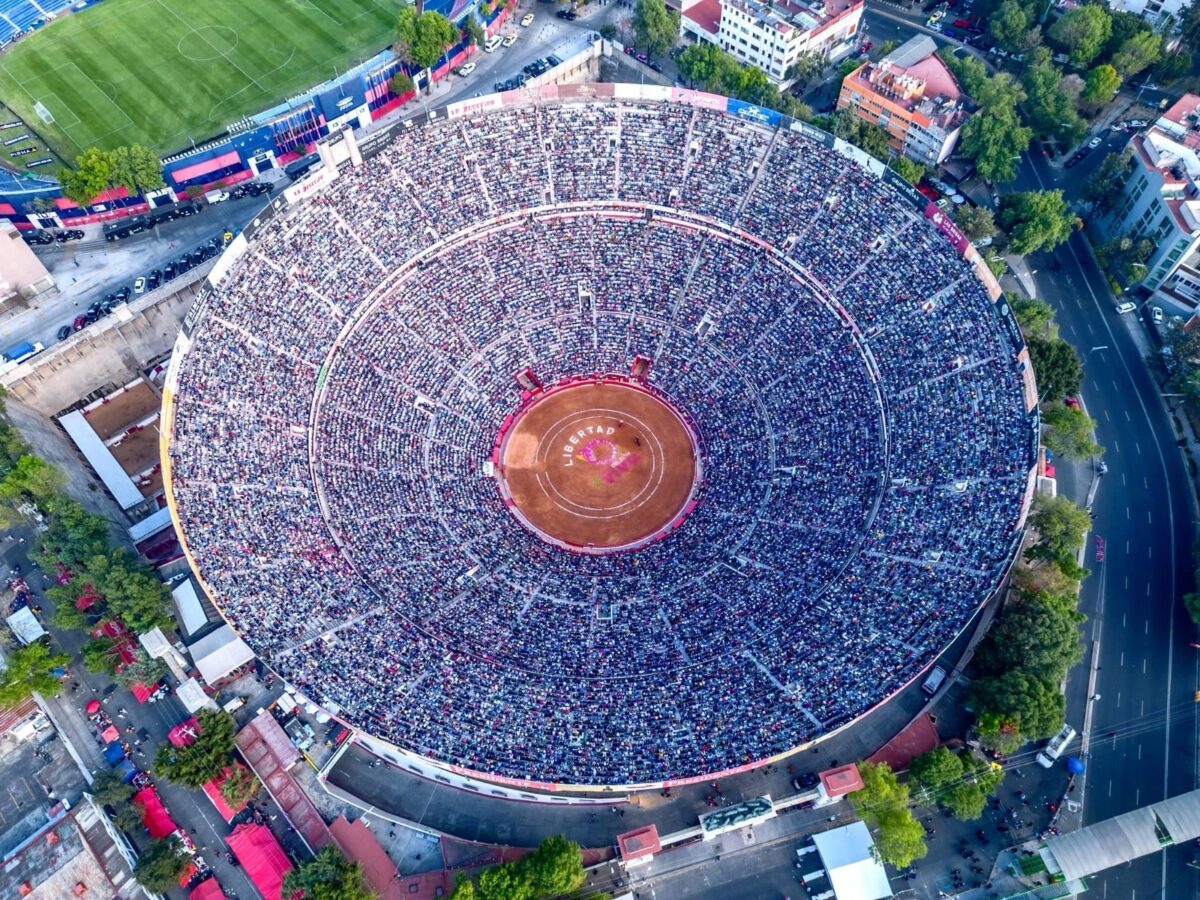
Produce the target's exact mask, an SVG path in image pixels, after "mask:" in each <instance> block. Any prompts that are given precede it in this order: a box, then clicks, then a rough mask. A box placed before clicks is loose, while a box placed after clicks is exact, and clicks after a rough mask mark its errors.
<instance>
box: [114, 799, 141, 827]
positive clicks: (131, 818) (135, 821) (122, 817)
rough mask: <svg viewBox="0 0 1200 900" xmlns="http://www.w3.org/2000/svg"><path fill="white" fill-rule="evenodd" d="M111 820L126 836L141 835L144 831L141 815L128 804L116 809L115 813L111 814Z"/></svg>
mask: <svg viewBox="0 0 1200 900" xmlns="http://www.w3.org/2000/svg"><path fill="white" fill-rule="evenodd" d="M112 820H113V824H115V825H116V826H117V827H118V828H120V829H121V830H122V831H124V832H125V833H126V834H141V833H142V832H143V831H144V830H145V823H143V821H142V814H141V813H140V812H138V811H137V809H136V808H134V807H133V806H132V805H130V804H128V803H126V804H125V805H124V806H118V807H117V811H116V812H115V813H113V817H112Z"/></svg>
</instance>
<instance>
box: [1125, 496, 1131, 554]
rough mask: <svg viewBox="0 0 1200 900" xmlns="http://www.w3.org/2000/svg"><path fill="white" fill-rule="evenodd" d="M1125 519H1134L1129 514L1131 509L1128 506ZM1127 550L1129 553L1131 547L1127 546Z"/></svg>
mask: <svg viewBox="0 0 1200 900" xmlns="http://www.w3.org/2000/svg"><path fill="white" fill-rule="evenodd" d="M1125 518H1126V519H1132V518H1133V516H1132V514H1131V513H1130V512H1129V507H1128V506H1127V507H1125ZM1125 549H1126V551H1128V550H1129V547H1128V546H1126V548H1125Z"/></svg>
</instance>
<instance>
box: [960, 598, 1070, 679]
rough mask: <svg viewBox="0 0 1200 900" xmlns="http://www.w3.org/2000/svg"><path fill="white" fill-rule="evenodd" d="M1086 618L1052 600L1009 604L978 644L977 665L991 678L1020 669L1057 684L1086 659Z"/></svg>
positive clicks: (1030, 600) (1032, 600)
mask: <svg viewBox="0 0 1200 900" xmlns="http://www.w3.org/2000/svg"><path fill="white" fill-rule="evenodd" d="M1085 618H1086V617H1085V616H1084V615H1083V614H1082V613H1080V612H1077V611H1076V610H1075V609H1073V608H1070V607H1066V606H1064V605H1063V604H1061V603H1058V602H1055V601H1053V600H1050V601H1047V600H1043V599H1041V598H1040V597H1039V598H1031V599H1028V600H1020V601H1017V602H1015V603H1011V604H1009V605H1008V606H1007V607H1006V608H1005V610H1004V615H1003V616H1001V618H1000V621H999V622H997V623H996V624H995V625H993V626H992V628H991V630H990V631H988V633H987V636H986V637H985V638H984V639H983V641H981V642H980V644H979V649H978V650H977V651H976V654H975V661H976V664H977V665H978V666H979V668H980V670H981V671H983V672H984V673H985V674H988V675H1002V674H1004V673H1005V672H1008V671H1010V670H1013V669H1020V670H1021V671H1023V672H1026V673H1028V674H1031V675H1036V676H1037V677H1038V678H1042V679H1044V680H1046V681H1049V682H1052V683H1057V682H1058V681H1059V680H1061V679H1062V677H1063V676H1064V675H1065V674H1066V673H1067V670H1068V669H1069V668H1071V666H1073V665H1075V663H1077V662H1079V660H1081V659H1082V658H1083V645H1082V644H1081V643H1080V640H1079V626H1080V625H1082V624H1083V622H1084V620H1085Z"/></svg>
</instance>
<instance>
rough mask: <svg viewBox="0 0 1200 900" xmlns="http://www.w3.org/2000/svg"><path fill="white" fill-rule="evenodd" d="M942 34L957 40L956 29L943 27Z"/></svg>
mask: <svg viewBox="0 0 1200 900" xmlns="http://www.w3.org/2000/svg"><path fill="white" fill-rule="evenodd" d="M942 34H944V35H945V36H946V37H948V38H954V39H955V40H958V31H957V30H955V29H953V28H943V29H942Z"/></svg>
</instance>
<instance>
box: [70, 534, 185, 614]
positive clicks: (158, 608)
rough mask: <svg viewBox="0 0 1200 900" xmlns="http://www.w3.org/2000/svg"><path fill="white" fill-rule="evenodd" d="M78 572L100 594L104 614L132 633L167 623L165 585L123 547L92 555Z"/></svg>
mask: <svg viewBox="0 0 1200 900" xmlns="http://www.w3.org/2000/svg"><path fill="white" fill-rule="evenodd" d="M79 575H80V577H81V578H83V579H84V580H85V581H86V582H88V583H90V584H92V585H94V586H95V589H96V592H97V593H98V594H100V595H101V596H102V597H103V598H104V604H105V608H106V610H107V612H108V614H109V615H111V616H113V617H114V618H116V619H118V620H120V621H121V622H123V623H124V624H125V625H126V626H127V627H128V628H129V629H130V630H131V631H133V632H134V633H135V634H141V633H143V632H145V631H149V630H150V629H152V628H155V627H162V628H169V627H170V626H171V621H172V620H171V615H170V611H169V610H170V605H169V604H170V595H169V593H168V591H167V587H166V585H164V584H163V583H162V582H161V581H159V580H158V579H157V578H156V577H155V576H154V575H153V574H152V573H151V572H150V570H149V569H147V568H146V567H145V566H143V565H142V564H141V563H139V562H138V561H137V560H135V559H134V558H133V557H132V556H130V555H129V554H128V553H127V552H126V551H124V550H121V549H114V550H109V551H107V552H105V553H98V554H96V555H95V556H92V557H91V558H90V559H88V560H87V561H86V562H85V564H84V567H83V571H81V572H80V573H79Z"/></svg>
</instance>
